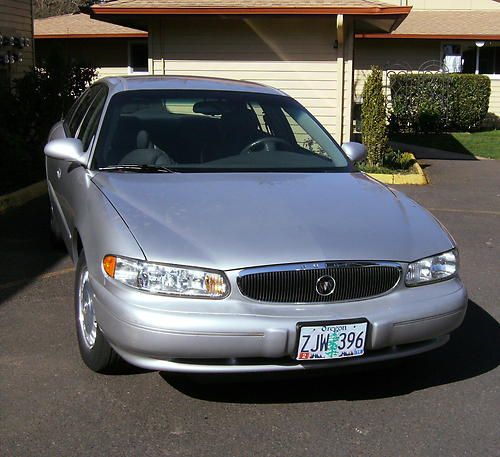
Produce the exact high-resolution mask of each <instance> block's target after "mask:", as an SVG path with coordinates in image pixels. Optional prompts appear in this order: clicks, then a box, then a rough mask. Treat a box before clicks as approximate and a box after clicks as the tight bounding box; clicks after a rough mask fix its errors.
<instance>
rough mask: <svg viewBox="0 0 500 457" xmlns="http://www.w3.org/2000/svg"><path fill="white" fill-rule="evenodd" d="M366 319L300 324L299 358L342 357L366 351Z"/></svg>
mask: <svg viewBox="0 0 500 457" xmlns="http://www.w3.org/2000/svg"><path fill="white" fill-rule="evenodd" d="M367 328H368V323H367V322H366V321H360V322H352V321H351V322H350V323H348V324H344V323H335V322H334V323H329V324H323V325H316V324H314V325H312V324H299V344H298V348H297V360H325V359H342V358H344V357H359V356H361V355H363V354H364V353H365V340H366V331H367Z"/></svg>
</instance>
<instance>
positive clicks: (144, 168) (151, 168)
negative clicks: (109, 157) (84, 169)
mask: <svg viewBox="0 0 500 457" xmlns="http://www.w3.org/2000/svg"><path fill="white" fill-rule="evenodd" d="M98 170H99V171H131V172H136V173H177V172H176V171H174V170H171V169H170V168H167V167H163V166H160V165H146V164H144V165H108V166H107V167H100V168H98Z"/></svg>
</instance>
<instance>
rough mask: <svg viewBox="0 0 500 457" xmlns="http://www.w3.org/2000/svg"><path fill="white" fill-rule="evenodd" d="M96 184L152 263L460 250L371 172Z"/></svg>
mask: <svg viewBox="0 0 500 457" xmlns="http://www.w3.org/2000/svg"><path fill="white" fill-rule="evenodd" d="M94 182H95V184H96V185H97V186H98V187H99V188H100V189H101V191H102V192H103V193H104V194H105V195H106V197H107V198H108V199H109V201H110V202H111V203H112V204H113V206H114V207H115V208H116V210H117V211H118V213H119V214H120V215H121V217H122V218H123V219H124V221H125V223H126V224H127V225H128V227H129V228H130V230H131V232H132V234H133V235H134V237H135V238H136V240H137V242H138V243H139V245H140V247H141V248H142V250H143V251H144V254H145V256H146V258H147V259H148V260H151V261H158V262H166V263H173V264H179V265H192V266H200V267H207V268H216V269H222V270H231V269H240V268H244V267H250V266H260V265H271V264H283V263H295V262H313V261H325V260H380V261H381V260H386V261H403V262H408V261H413V260H417V259H420V258H423V257H427V256H430V255H433V254H437V253H440V252H444V251H446V250H449V249H451V248H452V247H453V241H452V240H451V238H450V236H449V235H448V234H447V232H446V231H445V230H443V228H442V227H441V225H440V224H439V223H438V222H437V220H436V219H434V217H433V216H432V215H431V214H430V213H428V212H427V211H426V210H424V209H423V208H421V207H420V206H419V205H417V204H416V203H415V202H414V201H412V200H410V199H409V198H408V197H406V196H405V195H404V194H401V193H399V192H395V191H393V190H391V189H389V188H388V187H386V186H384V185H382V184H380V183H378V182H376V181H374V180H372V179H370V178H368V177H366V176H365V175H363V174H362V173H172V174H145V173H116V172H115V173H110V172H100V173H97V174H96V176H95V177H94Z"/></svg>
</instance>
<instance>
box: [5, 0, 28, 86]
mask: <svg viewBox="0 0 500 457" xmlns="http://www.w3.org/2000/svg"><path fill="white" fill-rule="evenodd" d="M0 34H2V35H7V36H9V35H11V36H16V37H27V38H29V39H32V38H33V20H32V11H31V0H0ZM8 50H12V48H10V47H0V56H4V55H5V53H6V51H8ZM13 51H15V52H16V53H18V52H21V53H22V54H23V62H22V63H14V64H12V65H10V66H5V65H1V66H0V74H2V73H3V76H7V77H10V79H16V78H19V77H21V76H22V75H23V74H24V73H25V72H26V71H27V70H29V69H31V68H32V66H33V47H32V46H31V47H29V48H23V49H15V50H13Z"/></svg>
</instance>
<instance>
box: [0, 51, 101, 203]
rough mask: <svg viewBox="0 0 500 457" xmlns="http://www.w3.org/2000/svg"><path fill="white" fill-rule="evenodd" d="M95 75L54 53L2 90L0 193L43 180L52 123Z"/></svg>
mask: <svg viewBox="0 0 500 457" xmlns="http://www.w3.org/2000/svg"><path fill="white" fill-rule="evenodd" d="M95 77H96V71H95V69H94V68H93V67H91V66H89V65H85V64H82V63H78V62H74V61H67V60H64V59H62V58H60V57H59V56H58V55H53V56H51V57H50V59H49V60H48V61H47V62H44V66H43V67H41V68H36V69H34V70H33V71H32V72H29V73H27V74H26V75H25V76H24V77H23V78H21V79H18V80H17V81H15V82H14V91H11V90H9V89H8V88H4V89H3V90H2V91H1V92H2V93H1V94H0V97H1V99H2V103H3V106H5V107H8V109H2V110H0V138H2V141H3V145H2V148H1V149H0V194H1V193H5V192H9V191H11V190H15V189H16V188H19V187H22V186H24V185H27V184H30V183H31V182H34V181H35V180H37V179H42V177H43V175H44V155H43V146H44V144H45V142H46V140H47V136H48V133H49V130H50V128H51V127H52V125H53V124H54V123H56V122H57V121H58V120H59V119H61V115H62V114H63V113H64V112H65V111H66V110H67V109H68V108H69V107H70V106H71V104H72V103H73V102H74V101H75V100H76V98H77V97H79V96H80V94H81V93H82V92H83V91H84V90H85V88H86V87H87V86H88V85H89V84H90V83H91V81H92V80H93V79H94V78H95Z"/></svg>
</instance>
